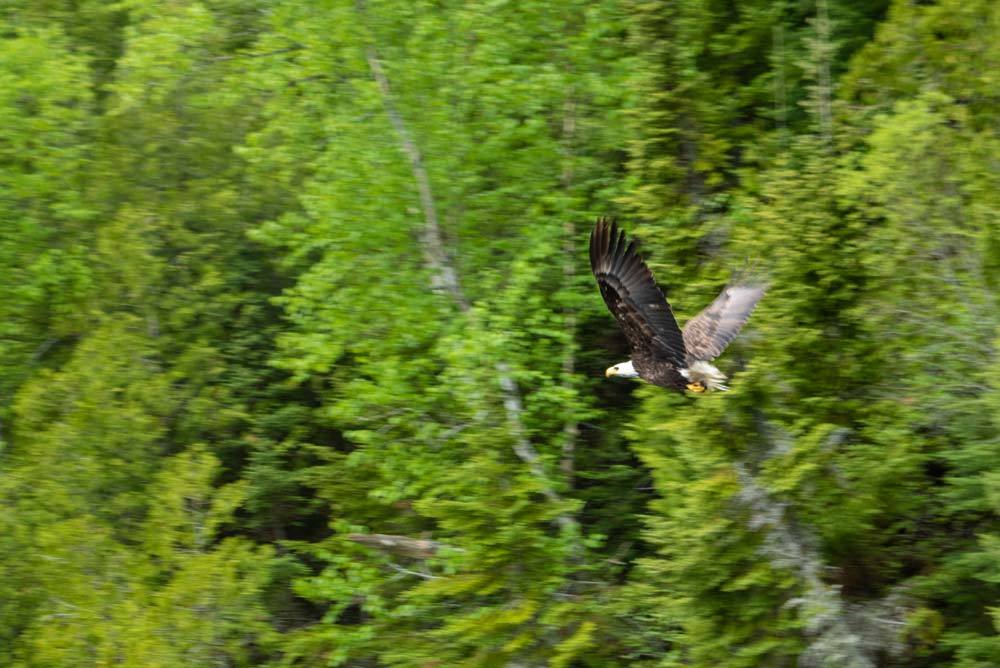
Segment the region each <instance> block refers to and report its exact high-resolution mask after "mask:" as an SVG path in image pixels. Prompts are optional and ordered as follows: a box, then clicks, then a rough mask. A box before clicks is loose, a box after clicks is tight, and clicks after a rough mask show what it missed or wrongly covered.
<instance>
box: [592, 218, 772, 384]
mask: <svg viewBox="0 0 1000 668" xmlns="http://www.w3.org/2000/svg"><path fill="white" fill-rule="evenodd" d="M590 267H591V270H592V271H593V272H594V277H595V278H596V279H597V285H598V287H599V288H600V290H601V296H602V297H604V302H605V303H606V304H607V305H608V310H610V311H611V314H612V315H614V316H615V319H616V320H617V321H618V324H619V326H620V327H621V329H622V332H623V333H624V334H625V338H626V339H628V342H629V347H630V348H631V350H632V359H631V360H629V361H628V362H623V363H621V364H617V365H615V366H612V367H610V368H609V369H608V371H607V374H606V375H608V376H613V375H620V376H625V377H632V376H639V377H640V378H642V379H644V380H647V381H649V382H650V383H653V384H654V385H659V386H661V387H667V388H670V389H674V390H679V391H684V390H685V389H688V390H691V391H694V392H703V391H705V390H706V389H726V387H725V385H724V384H723V381H724V380H725V376H724V375H723V374H722V372H720V371H719V370H718V369H716V368H715V367H714V366H713V365H712V364H711V363H710V362H711V360H713V359H715V358H716V357H718V356H719V355H720V354H722V352H723V351H724V350H725V349H726V346H728V345H729V343H730V342H731V341H732V340H733V338H735V337H736V334H737V333H739V331H740V328H741V327H743V325H744V323H746V321H747V319H748V318H749V317H750V314H751V313H752V312H753V309H754V307H755V306H756V305H757V302H758V301H760V299H761V297H763V296H764V291H765V288H764V286H763V285H760V284H754V283H747V284H742V285H740V284H737V285H730V286H727V287H726V288H725V289H724V290H723V291H722V293H721V294H719V296H718V297H716V298H715V301H713V302H712V303H711V304H710V305H709V306H708V308H706V309H705V310H704V311H702V312H701V313H699V314H698V315H696V316H695V317H694V318H691V320H689V321H688V323H687V325H686V326H685V327H684V329H683V331H682V330H681V328H680V327H678V325H677V320H675V319H674V314H673V312H672V311H671V310H670V304H668V303H667V300H666V298H665V297H664V296H663V291H662V290H660V287H659V286H658V285H657V284H656V280H655V279H654V278H653V274H652V272H650V271H649V268H648V267H647V266H646V263H645V262H643V260H642V258H641V257H639V255H638V253H637V252H636V244H635V242H634V241H633V242H631V243H629V242H628V239H627V238H626V236H625V232H623V231H620V230H619V229H618V225H617V224H616V223H615V222H614V221H610V222H609V221H608V220H607V219H604V218H602V219H599V220H598V221H597V224H596V225H595V226H594V229H593V231H592V232H591V234H590Z"/></svg>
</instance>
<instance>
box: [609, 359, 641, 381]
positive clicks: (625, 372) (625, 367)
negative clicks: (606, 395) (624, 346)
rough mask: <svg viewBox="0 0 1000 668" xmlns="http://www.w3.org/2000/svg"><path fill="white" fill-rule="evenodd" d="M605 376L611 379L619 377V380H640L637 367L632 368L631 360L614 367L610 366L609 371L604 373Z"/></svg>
mask: <svg viewBox="0 0 1000 668" xmlns="http://www.w3.org/2000/svg"><path fill="white" fill-rule="evenodd" d="M604 376H605V377H606V378H611V376H618V377H619V378H638V377H639V374H638V373H637V372H636V370H635V367H633V366H632V360H629V361H627V362H622V363H620V364H616V365H614V366H609V367H608V369H607V371H605V372H604Z"/></svg>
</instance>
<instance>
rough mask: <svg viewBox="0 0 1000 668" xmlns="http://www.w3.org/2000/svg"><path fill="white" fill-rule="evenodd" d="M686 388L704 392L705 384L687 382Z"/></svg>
mask: <svg viewBox="0 0 1000 668" xmlns="http://www.w3.org/2000/svg"><path fill="white" fill-rule="evenodd" d="M687 388H688V389H689V390H691V391H692V392H704V391H705V386H704V385H702V384H701V383H688V386H687Z"/></svg>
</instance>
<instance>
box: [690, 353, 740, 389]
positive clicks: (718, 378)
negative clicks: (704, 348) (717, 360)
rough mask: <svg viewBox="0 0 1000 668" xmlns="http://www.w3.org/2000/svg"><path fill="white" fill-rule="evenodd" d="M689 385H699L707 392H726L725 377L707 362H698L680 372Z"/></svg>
mask: <svg viewBox="0 0 1000 668" xmlns="http://www.w3.org/2000/svg"><path fill="white" fill-rule="evenodd" d="M681 373H682V374H683V375H684V377H685V378H687V379H688V381H689V382H691V383H701V384H702V385H703V386H704V387H705V388H706V389H709V390H728V389H729V388H728V387H727V386H726V384H725V381H726V375H725V374H724V373H722V372H721V371H719V370H718V369H716V368H715V367H714V366H712V365H711V364H709V363H708V362H705V361H702V360H698V361H696V362H695V363H694V364H692V365H691V366H689V367H688V368H687V369H684V370H683V371H681Z"/></svg>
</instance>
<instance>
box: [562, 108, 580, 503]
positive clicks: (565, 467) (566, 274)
mask: <svg viewBox="0 0 1000 668" xmlns="http://www.w3.org/2000/svg"><path fill="white" fill-rule="evenodd" d="M562 134H563V170H562V175H561V177H560V182H561V184H562V188H563V190H564V191H567V192H568V191H569V189H570V186H572V185H573V138H574V135H575V134H576V100H575V99H574V95H573V91H570V92H569V94H568V95H567V97H566V105H565V107H564V109H563V126H562ZM575 238H576V224H575V223H574V222H573V218H572V216H567V217H566V222H565V223H563V248H562V250H563V284H564V285H565V286H566V288H567V289H570V288H572V286H573V279H574V277H575V276H576V261H575V260H576V258H575V254H574V253H573V251H574V250H575V248H574V245H573V241H574V239H575ZM565 318H566V319H565V327H566V340H567V343H566V356H565V357H564V358H563V364H562V372H563V378H564V379H565V380H564V381H563V383H564V386H568V385H569V382H570V381H569V379H570V378H571V377H572V376H573V373H574V371H575V367H576V311H575V310H574V309H569V311H568V312H567V313H566V314H565ZM579 435H580V426H579V425H578V424H577V422H576V418H575V416H570V417H569V418H567V419H566V423H565V424H564V425H563V447H562V459H561V460H560V462H559V466H560V468H562V471H563V473H565V474H566V480H567V483H569V484H571V483H572V480H573V471H574V469H575V463H574V459H575V451H576V439H577V437H578V436H579Z"/></svg>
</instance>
